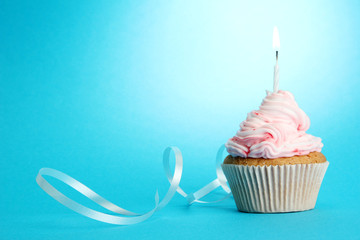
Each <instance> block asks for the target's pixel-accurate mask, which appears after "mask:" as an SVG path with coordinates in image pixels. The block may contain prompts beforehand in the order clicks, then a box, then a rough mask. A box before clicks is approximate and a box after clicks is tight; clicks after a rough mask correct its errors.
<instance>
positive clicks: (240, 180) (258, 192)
mask: <svg viewBox="0 0 360 240" xmlns="http://www.w3.org/2000/svg"><path fill="white" fill-rule="evenodd" d="M328 165H329V162H327V161H326V162H325V163H313V164H296V165H278V166H244V165H234V164H222V165H221V167H222V169H223V171H224V174H225V176H226V178H227V180H228V182H229V186H230V188H231V191H232V193H233V196H234V200H235V203H236V206H237V208H238V210H239V211H242V212H258V213H277V212H296V211H304V210H309V209H313V208H314V207H315V203H316V199H317V196H318V193H319V190H320V186H321V182H322V180H323V178H324V175H325V172H326V169H327V167H328Z"/></svg>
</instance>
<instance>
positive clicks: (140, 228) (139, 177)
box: [0, 0, 360, 240]
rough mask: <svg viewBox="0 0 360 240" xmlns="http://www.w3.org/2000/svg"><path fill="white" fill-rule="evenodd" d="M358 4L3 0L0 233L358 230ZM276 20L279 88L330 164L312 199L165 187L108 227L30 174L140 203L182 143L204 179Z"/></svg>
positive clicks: (190, 166)
mask: <svg viewBox="0 0 360 240" xmlns="http://www.w3.org/2000/svg"><path fill="white" fill-rule="evenodd" d="M359 11H360V3H359V1H337V2H335V1H316V3H315V2H314V1H310V0H309V1H292V3H290V1H252V2H250V1H244V2H240V1H196V2H195V1H157V2H155V1H154V2H150V1H127V2H125V1H122V2H121V1H103V2H100V1H97V2H95V1H93V2H92V1H83V2H80V1H59V2H56V1H1V2H0V169H1V170H0V183H1V184H0V190H1V194H0V203H1V204H0V211H1V214H0V239H67V240H71V239H136V238H143V239H144V238H146V239H151V238H153V239H165V238H167V239H190V238H191V239H201V238H204V239H214V238H216V239H234V238H237V239H256V238H260V237H261V238H264V239H359V238H360V234H359V232H358V226H359V223H360V221H359V214H360V207H359V203H358V202H359V200H360V184H359V170H360V167H359V159H358V156H359V147H358V145H359V143H360V140H359V136H358V135H359V131H360V127H359V120H358V119H359V117H360V112H359V100H360V95H359V90H360V88H359V76H360V68H359V66H360V45H359V39H360V17H359ZM274 25H277V26H278V28H279V32H280V40H281V52H280V55H279V65H280V89H285V90H289V91H291V92H293V94H294V95H295V98H296V100H297V102H298V104H299V106H300V107H301V108H302V109H303V110H304V111H305V112H306V113H307V114H308V115H309V117H310V119H311V121H312V125H311V128H310V130H309V133H311V134H313V135H316V136H320V137H322V139H323V142H324V145H325V146H324V148H323V153H324V154H325V155H326V156H327V158H328V160H329V162H330V166H329V169H328V172H327V173H326V176H325V179H324V182H323V185H322V188H321V190H320V194H319V198H318V202H317V206H316V209H315V210H312V211H307V212H301V213H292V214H245V213H239V212H237V211H236V208H235V204H234V202H233V199H228V200H226V201H224V202H222V203H219V204H214V205H211V206H201V205H196V204H195V205H193V206H191V207H187V206H186V202H185V200H184V199H182V198H181V197H180V196H179V195H176V196H175V198H174V199H173V201H172V202H170V204H169V205H168V206H167V207H166V208H164V209H163V210H161V211H160V212H158V213H156V214H155V215H154V216H153V217H152V218H151V219H149V220H148V221H146V222H144V223H141V224H138V225H134V226H126V227H115V226H112V225H108V224H103V223H100V222H96V221H93V220H90V219H87V218H84V217H82V216H78V215H77V214H75V213H73V212H71V211H70V210H68V209H66V208H65V207H63V206H62V205H60V204H58V203H57V202H55V201H54V200H53V199H51V198H50V197H49V196H47V195H46V194H45V193H44V192H43V191H42V190H41V189H40V188H39V187H38V186H37V185H36V182H35V176H36V174H37V172H38V170H39V169H40V168H41V167H52V168H55V169H58V170H61V171H64V172H65V173H67V174H69V175H71V176H72V177H74V178H76V179H78V180H80V181H82V182H83V183H84V184H86V185H87V186H89V187H90V188H92V189H93V190H95V191H96V192H98V193H99V194H101V195H103V196H104V197H106V198H108V199H109V200H110V201H113V202H115V203H117V204H119V205H121V206H123V207H125V208H128V209H129V210H132V211H137V212H141V211H146V210H148V209H150V208H152V206H153V196H154V193H155V191H156V189H157V188H158V189H159V193H160V197H161V196H163V194H165V192H166V190H167V188H168V183H167V180H166V178H165V175H164V174H163V171H162V166H161V164H162V163H161V156H162V151H163V149H164V148H165V147H166V146H168V145H176V146H178V147H179V148H180V149H181V150H182V152H183V155H184V165H185V166H184V175H183V180H182V182H181V186H182V187H183V188H184V189H185V190H186V191H188V192H190V191H195V190H197V189H199V188H200V187H202V186H204V185H205V184H207V183H208V182H210V181H211V180H213V179H214V178H215V176H216V175H215V166H214V165H215V163H214V162H215V154H216V151H217V149H218V147H219V146H220V145H221V144H223V143H224V142H225V141H226V140H227V139H228V138H229V137H231V136H233V135H234V133H235V132H236V131H237V129H238V125H239V123H240V122H241V121H242V120H244V118H245V117H246V113H247V112H249V111H251V110H252V109H255V108H257V107H258V106H259V104H260V103H261V100H262V98H263V97H264V96H265V90H266V89H271V88H272V76H273V65H274V53H273V51H272V30H273V26H274ZM54 184H55V185H56V186H58V187H59V188H60V189H62V190H64V191H65V192H66V193H67V194H69V195H71V196H73V197H75V198H76V199H78V200H80V201H82V202H83V203H85V204H88V205H89V206H92V204H91V203H88V201H86V200H85V199H83V198H81V197H80V196H78V195H77V194H76V193H74V192H72V191H71V190H69V189H67V188H66V187H64V186H62V185H60V184H58V185H57V183H56V182H54ZM218 194H221V192H219V193H218ZM214 197H216V196H214ZM210 198H211V197H210Z"/></svg>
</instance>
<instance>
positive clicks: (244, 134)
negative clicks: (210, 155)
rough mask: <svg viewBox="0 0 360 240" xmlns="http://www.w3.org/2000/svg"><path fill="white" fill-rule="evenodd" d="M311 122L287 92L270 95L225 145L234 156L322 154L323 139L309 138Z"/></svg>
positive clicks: (269, 93)
mask: <svg viewBox="0 0 360 240" xmlns="http://www.w3.org/2000/svg"><path fill="white" fill-rule="evenodd" d="M309 127H310V119H309V117H308V116H307V115H306V114H305V113H304V111H303V110H301V109H300V108H299V106H298V105H297V103H296V102H295V99H294V96H293V95H292V94H291V93H290V92H287V91H281V90H279V91H278V92H276V93H272V92H267V96H266V97H265V98H264V100H263V101H262V103H261V106H260V109H259V110H255V111H252V112H250V113H249V114H248V116H247V118H246V120H245V121H243V122H242V123H241V124H240V130H239V131H237V133H236V135H235V136H234V137H232V138H230V139H229V140H228V141H227V143H226V144H225V146H226V148H227V151H228V152H229V154H231V155H232V156H240V157H243V158H247V157H248V158H279V157H291V156H294V155H306V154H309V153H310V152H315V151H316V152H320V151H321V148H322V147H323V144H322V143H321V138H318V137H314V136H312V135H310V134H307V133H306V131H307V130H308V129H309Z"/></svg>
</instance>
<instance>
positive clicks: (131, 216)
mask: <svg viewBox="0 0 360 240" xmlns="http://www.w3.org/2000/svg"><path fill="white" fill-rule="evenodd" d="M224 149H225V146H224V145H222V146H221V147H220V148H219V150H218V152H217V155H216V175H217V178H216V179H215V180H213V181H212V182H210V183H209V184H207V185H206V186H204V187H202V188H201V189H199V190H198V191H196V192H194V193H189V194H187V193H186V192H185V191H184V190H182V189H181V187H180V180H181V176H182V170H183V158H182V154H181V151H180V149H178V148H177V147H167V148H166V149H165V150H164V154H163V166H164V171H165V174H166V177H167V179H168V181H169V182H170V187H169V189H168V191H167V193H166V194H165V197H164V198H163V199H162V200H161V201H160V202H159V194H158V191H156V193H155V197H154V198H155V206H154V208H153V209H151V210H150V211H148V212H146V213H144V214H138V213H134V212H131V211H128V210H126V209H124V208H121V207H119V206H117V205H115V204H113V203H111V202H109V201H108V200H106V199H105V198H103V197H101V196H100V195H99V194H97V193H96V192H94V191H93V190H91V189H90V188H88V187H87V186H85V185H84V184H82V183H81V182H79V181H77V180H76V179H74V178H72V177H70V176H69V175H67V174H65V173H63V172H60V171H58V170H55V169H52V168H42V169H40V171H39V173H38V175H37V177H36V182H37V184H38V185H39V186H40V187H41V188H42V189H43V190H44V191H45V192H46V193H47V194H48V195H50V196H51V197H52V198H54V199H55V200H56V201H58V202H59V203H61V204H62V205H64V206H65V207H67V208H69V209H71V210H73V211H75V212H77V213H79V214H81V215H83V216H85V217H88V218H92V219H94V220H97V221H100V222H105V223H110V224H115V225H131V224H136V223H140V222H143V221H145V220H146V219H148V218H149V217H151V216H152V215H153V214H154V213H155V212H156V211H159V210H160V209H162V208H163V207H165V206H166V205H167V204H168V203H169V202H170V200H171V199H172V198H173V196H174V195H175V193H176V192H178V193H179V194H180V195H181V196H183V197H184V198H185V199H186V200H187V202H188V204H189V205H191V204H193V203H194V202H197V203H203V204H207V203H216V202H221V201H223V200H225V199H227V198H228V197H230V196H231V194H232V193H231V190H230V188H229V187H228V185H227V180H226V178H225V175H224V173H223V171H222V169H221V162H222V160H223V159H222V155H223V152H224ZM171 151H173V152H174V155H175V170H174V174H173V175H172V173H171V168H170V153H171ZM44 176H49V177H52V178H55V179H57V180H59V181H61V182H63V183H65V184H67V185H68V186H70V187H72V188H73V189H74V190H76V191H78V192H79V193H81V194H82V195H84V196H85V197H87V198H89V199H90V200H92V201H93V202H95V203H97V204H98V205H100V206H101V207H103V208H105V209H107V210H109V211H111V212H113V213H114V214H119V215H123V216H118V215H112V214H107V213H103V212H99V211H96V210H93V209H91V208H88V207H86V206H84V205H82V204H80V203H78V202H76V201H74V200H72V199H71V198H69V197H67V196H65V195H64V194H63V193H61V192H60V191H58V190H57V189H56V188H55V187H53V186H52V185H51V184H50V183H49V182H48V181H46V180H45V178H44ZM220 186H221V188H222V189H223V190H224V191H225V192H226V193H227V194H226V196H225V197H222V198H220V199H218V200H215V201H202V200H200V199H201V198H203V197H205V196H206V195H208V194H209V193H211V192H212V191H214V190H215V189H216V188H218V187H220Z"/></svg>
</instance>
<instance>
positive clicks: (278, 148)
mask: <svg viewBox="0 0 360 240" xmlns="http://www.w3.org/2000/svg"><path fill="white" fill-rule="evenodd" d="M309 127H310V120H309V118H308V116H307V115H306V114H305V113H304V111H302V110H301V109H300V108H299V106H298V105H297V103H296V101H295V99H294V96H293V95H292V94H291V93H290V92H287V91H281V90H280V91H277V92H274V93H273V92H267V96H266V97H265V99H264V100H263V101H262V104H261V106H260V108H259V110H255V111H252V112H250V113H249V114H248V116H247V119H246V120H245V121H243V122H242V123H241V124H240V130H239V131H238V132H237V133H236V135H235V136H234V137H232V138H230V139H229V140H228V142H227V143H226V144H225V146H226V149H227V151H228V153H229V155H228V156H227V157H226V158H225V160H224V163H223V164H222V169H223V171H224V173H225V176H226V178H227V180H228V182H229V185H230V188H231V191H232V193H233V196H234V199H235V203H236V206H237V208H238V210H239V211H243V212H260V213H276V212H295V211H304V210H309V209H313V208H314V207H315V203H316V199H317V195H318V192H319V189H320V185H321V182H322V180H323V178H324V175H325V172H326V169H327V167H328V165H329V162H328V161H327V160H326V158H325V156H324V155H323V154H322V153H321V149H322V147H323V144H322V142H321V139H320V138H318V137H314V136H312V135H310V134H307V133H306V131H307V130H308V129H309Z"/></svg>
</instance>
